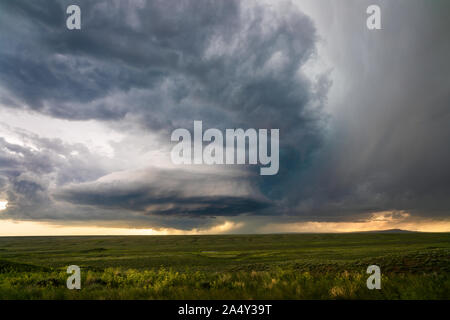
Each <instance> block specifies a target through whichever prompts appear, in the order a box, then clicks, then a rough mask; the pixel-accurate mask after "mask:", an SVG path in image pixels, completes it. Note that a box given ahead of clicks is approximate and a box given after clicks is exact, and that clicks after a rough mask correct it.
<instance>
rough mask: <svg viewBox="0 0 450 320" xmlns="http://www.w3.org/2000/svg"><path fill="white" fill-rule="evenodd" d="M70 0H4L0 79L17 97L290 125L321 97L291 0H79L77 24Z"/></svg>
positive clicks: (75, 107)
mask: <svg viewBox="0 0 450 320" xmlns="http://www.w3.org/2000/svg"><path fill="white" fill-rule="evenodd" d="M68 3H69V2H67V1H53V2H51V3H48V1H45V4H44V2H39V1H35V2H33V3H32V4H30V2H29V1H14V2H6V3H2V6H3V8H2V12H5V14H4V16H2V25H1V28H2V30H3V31H4V32H2V36H1V37H2V39H1V40H2V42H3V43H9V44H10V45H9V46H4V47H2V49H1V51H0V69H1V70H2V76H1V78H0V79H1V80H0V81H1V84H2V87H3V88H5V89H7V91H8V92H9V95H8V96H7V98H8V99H9V100H11V101H15V104H24V105H25V106H26V107H27V108H31V109H35V110H40V111H42V112H44V113H47V114H50V115H52V116H55V117H60V118H67V119H100V120H119V119H122V118H123V117H124V116H125V115H127V114H128V115H131V116H132V117H133V119H134V120H135V121H137V122H138V123H141V124H142V125H144V126H145V127H146V128H148V129H151V130H158V129H164V130H166V131H168V130H171V129H173V128H174V127H176V126H184V127H186V126H188V125H191V124H192V120H193V119H202V120H203V121H207V122H208V124H209V125H210V126H216V127H227V126H230V125H234V126H237V125H244V126H247V127H257V126H262V127H276V128H286V130H290V131H296V132H293V134H296V135H297V134H299V131H301V130H305V129H304V127H314V126H315V123H316V121H314V120H315V119H310V116H311V115H309V114H302V110H304V108H305V106H306V105H307V104H308V103H311V102H312V101H314V100H315V99H320V98H321V97H322V96H321V95H320V94H321V93H320V94H319V97H317V96H316V93H315V91H314V88H313V84H312V83H311V82H310V81H309V80H308V79H306V78H305V77H304V76H303V75H302V74H301V73H299V72H298V71H299V70H298V69H299V67H301V66H302V65H303V64H304V63H305V62H306V61H307V60H308V59H309V58H310V57H311V54H313V53H314V51H315V41H316V35H315V30H314V27H313V24H312V22H311V21H310V19H308V18H307V17H306V16H305V15H303V14H302V13H301V12H299V11H298V10H297V9H295V8H294V7H293V6H289V5H286V6H285V8H284V9H283V10H281V11H280V12H278V13H277V12H272V11H273V10H269V9H265V8H264V7H263V6H262V5H255V4H254V3H252V2H249V3H241V2H239V1H229V0H227V1H182V2H180V1H96V2H94V3H93V2H91V1H81V2H79V3H78V4H79V5H80V7H81V8H82V22H83V24H82V30H81V31H68V30H67V29H66V28H65V17H66V15H65V13H64V12H65V11H64V10H65V8H66V5H67V4H68ZM43 7H45V8H47V7H51V8H52V12H51V13H50V12H49V13H44V12H43V11H44V10H43V9H42V8H43ZM6 12H7V13H8V14H6ZM111 95H113V96H114V97H116V99H118V100H117V101H119V103H115V102H114V101H111V100H108V97H110V96H111ZM186 114H189V115H190V117H189V118H186ZM299 128H301V129H299ZM311 130H314V128H312V129H311ZM286 136H287V135H286Z"/></svg>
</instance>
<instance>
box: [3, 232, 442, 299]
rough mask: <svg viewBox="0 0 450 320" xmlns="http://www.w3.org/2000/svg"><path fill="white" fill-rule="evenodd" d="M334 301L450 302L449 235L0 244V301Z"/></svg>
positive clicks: (131, 238) (80, 239)
mask: <svg viewBox="0 0 450 320" xmlns="http://www.w3.org/2000/svg"><path fill="white" fill-rule="evenodd" d="M371 264H376V265H378V266H380V268H381V272H382V289H381V290H368V289H367V287H366V280H367V277H368V275H367V274H366V269H367V267H368V266H369V265H371ZM69 265H78V266H80V267H81V270H82V274H81V275H82V288H81V290H68V289H67V288H66V279H67V277H68V274H67V273H66V268H67V267H68V266H69ZM341 298H343V299H450V234H448V233H440V234H438V233H436V234H432V233H404V234H384V233H361V234H285V235H223V236H222V235H221V236H102V237H4V238H1V237H0V299H341Z"/></svg>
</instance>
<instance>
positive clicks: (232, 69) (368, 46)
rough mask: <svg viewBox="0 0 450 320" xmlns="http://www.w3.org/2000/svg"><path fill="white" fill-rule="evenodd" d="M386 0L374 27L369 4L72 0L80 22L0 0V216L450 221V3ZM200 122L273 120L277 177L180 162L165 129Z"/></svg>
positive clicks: (53, 9) (164, 223)
mask: <svg viewBox="0 0 450 320" xmlns="http://www.w3.org/2000/svg"><path fill="white" fill-rule="evenodd" d="M372 2H373V1H372ZM375 2H377V3H378V4H379V5H380V7H381V8H382V12H383V20H382V21H383V30H379V31H374V32H372V31H369V30H367V29H366V28H365V19H366V14H365V8H367V6H368V5H369V4H371V3H369V2H367V3H366V2H365V1H351V5H350V4H348V6H347V5H346V6H343V5H341V4H339V3H336V1H323V2H321V3H320V5H319V4H317V2H315V1H292V2H289V1H282V2H278V1H277V2H274V3H271V2H269V3H265V2H263V1H232V0H222V1H221V0H215V1H206V0H204V1H203V0H201V1H199V0H192V1H156V0H152V1H113V0H105V1H95V2H92V1H77V4H78V5H79V6H80V7H81V11H82V29H81V30H76V31H71V30H68V29H67V28H66V27H65V19H66V17H67V15H66V14H65V9H66V8H67V6H68V5H70V4H72V3H71V2H70V1H21V0H17V1H3V2H2V3H1V4H0V43H1V44H2V45H1V46H0V200H3V199H4V200H7V201H8V209H7V210H4V211H1V212H0V215H1V218H5V219H16V220H33V221H53V222H55V223H90V222H92V223H94V222H95V224H98V225H101V224H103V223H104V224H105V225H111V224H114V225H117V226H138V227H151V228H160V227H169V228H177V229H185V230H190V229H193V228H206V227H210V226H213V225H215V224H217V223H219V222H220V221H223V219H225V218H226V219H227V220H235V221H240V222H243V223H244V224H245V223H248V224H250V223H251V222H250V221H255V220H252V219H258V217H259V219H260V220H258V221H259V222H258V223H259V224H268V223H282V222H307V221H327V222H330V221H359V220H363V219H365V218H367V217H368V216H370V215H371V214H373V213H374V212H382V211H393V212H408V214H409V216H410V217H412V218H413V219H415V218H417V219H419V218H427V219H448V217H449V209H450V197H449V196H448V195H449V194H450V167H449V166H448V163H449V162H450V149H449V148H448V139H449V138H450V105H449V103H450V95H449V94H450V90H449V89H450V78H449V76H448V75H449V74H450V62H449V60H448V57H449V56H450V41H449V40H448V32H449V31H450V23H449V21H448V18H446V17H447V16H448V15H446V13H449V10H450V5H448V4H447V3H445V2H440V1H430V2H428V1H396V2H394V1H375ZM317 65H325V66H326V67H325V68H316V67H315V66H317ZM194 120H201V121H203V126H204V127H205V128H218V129H220V130H224V129H226V128H244V129H248V128H256V129H258V128H267V129H271V128H277V129H280V170H279V173H278V175H276V176H259V174H258V170H256V169H255V167H252V166H195V165H192V166H187V165H185V166H183V165H182V166H175V165H172V164H171V162H170V156H169V154H170V150H171V147H172V144H171V143H170V133H171V132H172V130H174V129H175V128H187V129H191V128H192V126H193V121H194ZM259 224H258V225H259ZM249 228H250V229H249V230H251V227H249Z"/></svg>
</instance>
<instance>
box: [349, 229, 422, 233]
mask: <svg viewBox="0 0 450 320" xmlns="http://www.w3.org/2000/svg"><path fill="white" fill-rule="evenodd" d="M417 232H418V231H410V230H402V229H388V230H373V231H361V232H357V233H417Z"/></svg>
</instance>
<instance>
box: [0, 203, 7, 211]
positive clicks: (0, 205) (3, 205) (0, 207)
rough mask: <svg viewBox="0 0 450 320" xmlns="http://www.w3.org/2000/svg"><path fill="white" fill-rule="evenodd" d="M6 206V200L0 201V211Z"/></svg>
mask: <svg viewBox="0 0 450 320" xmlns="http://www.w3.org/2000/svg"><path fill="white" fill-rule="evenodd" d="M6 208H8V201H0V211H1V210H6Z"/></svg>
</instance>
